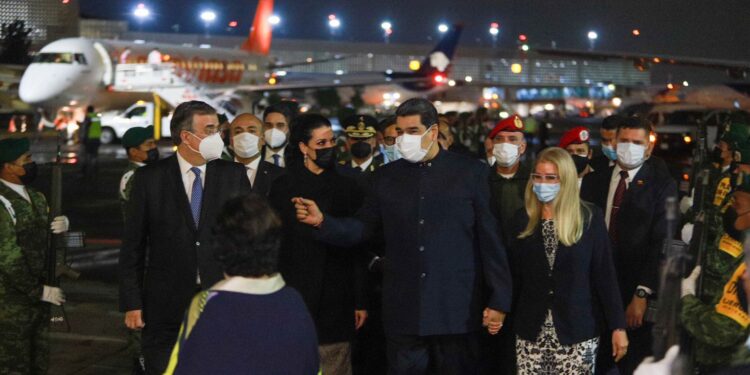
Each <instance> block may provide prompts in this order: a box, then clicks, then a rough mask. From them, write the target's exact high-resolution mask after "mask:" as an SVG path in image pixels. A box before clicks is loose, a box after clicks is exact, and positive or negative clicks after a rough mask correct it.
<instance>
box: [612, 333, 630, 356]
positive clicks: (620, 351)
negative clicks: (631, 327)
mask: <svg viewBox="0 0 750 375" xmlns="http://www.w3.org/2000/svg"><path fill="white" fill-rule="evenodd" d="M628 345H629V343H628V334H627V333H625V330H624V329H616V330H614V331H612V357H615V362H619V361H620V360H621V359H622V357H624V356H625V354H627V353H628Z"/></svg>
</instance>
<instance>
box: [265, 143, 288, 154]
mask: <svg viewBox="0 0 750 375" xmlns="http://www.w3.org/2000/svg"><path fill="white" fill-rule="evenodd" d="M286 146H287V145H284V147H282V148H280V149H279V151H274V150H272V149H271V147H268V146H266V147H268V151H271V155H281V156H284V150H286Z"/></svg>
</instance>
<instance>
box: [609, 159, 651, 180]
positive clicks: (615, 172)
mask: <svg viewBox="0 0 750 375" xmlns="http://www.w3.org/2000/svg"><path fill="white" fill-rule="evenodd" d="M643 163H644V164H645V163H646V162H645V161H644V162H643ZM641 168H643V164H641V165H639V166H637V167H635V168H633V169H628V181H633V178H634V177H635V175H637V174H638V171H640V170H641ZM620 171H624V169H622V167H620V164H617V163H615V169H614V170H613V171H612V178H620Z"/></svg>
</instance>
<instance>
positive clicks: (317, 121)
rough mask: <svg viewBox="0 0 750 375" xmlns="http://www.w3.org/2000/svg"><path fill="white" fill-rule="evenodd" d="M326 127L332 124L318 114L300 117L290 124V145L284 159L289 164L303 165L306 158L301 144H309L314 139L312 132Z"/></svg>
mask: <svg viewBox="0 0 750 375" xmlns="http://www.w3.org/2000/svg"><path fill="white" fill-rule="evenodd" d="M324 126H327V127H329V128H330V127H331V122H330V121H328V119H327V118H326V117H325V116H323V115H319V114H317V113H305V114H303V115H299V116H297V117H295V118H294V120H292V123H291V124H289V144H288V145H287V146H286V150H285V151H284V158H285V160H286V161H287V163H288V164H290V165H291V164H295V163H302V162H303V160H304V156H303V155H302V150H300V149H299V143H300V142H302V143H304V144H307V142H310V139H312V132H313V130H315V129H318V128H322V127H324Z"/></svg>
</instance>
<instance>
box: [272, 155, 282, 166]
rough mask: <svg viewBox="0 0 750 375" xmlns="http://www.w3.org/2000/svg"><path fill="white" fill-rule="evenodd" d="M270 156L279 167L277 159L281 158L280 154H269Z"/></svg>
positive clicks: (279, 163)
mask: <svg viewBox="0 0 750 375" xmlns="http://www.w3.org/2000/svg"><path fill="white" fill-rule="evenodd" d="M271 157H272V158H273V163H274V164H276V166H277V167H280V166H281V162H279V159H281V155H279V154H273V155H271Z"/></svg>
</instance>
